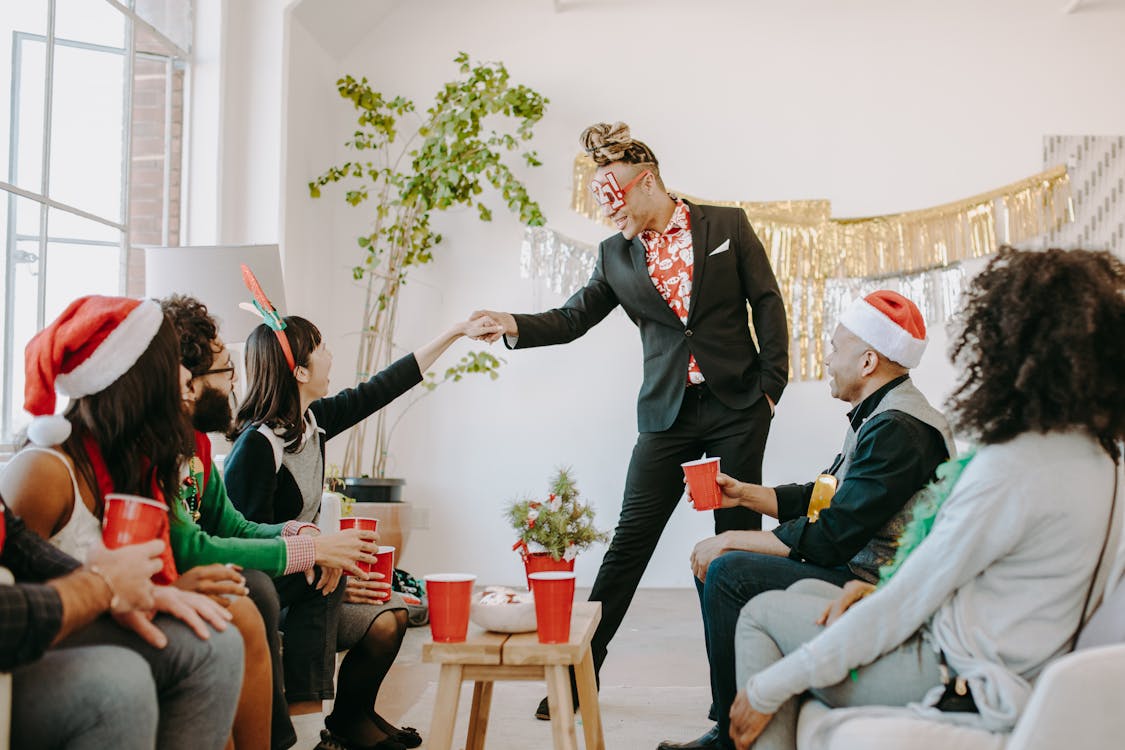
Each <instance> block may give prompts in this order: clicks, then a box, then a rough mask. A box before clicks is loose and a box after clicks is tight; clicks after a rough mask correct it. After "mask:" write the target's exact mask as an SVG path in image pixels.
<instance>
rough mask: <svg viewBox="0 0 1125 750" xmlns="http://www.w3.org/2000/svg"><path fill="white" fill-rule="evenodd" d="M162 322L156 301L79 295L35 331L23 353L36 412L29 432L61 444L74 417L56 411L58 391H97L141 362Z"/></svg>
mask: <svg viewBox="0 0 1125 750" xmlns="http://www.w3.org/2000/svg"><path fill="white" fill-rule="evenodd" d="M162 322H164V313H163V312H161V310H160V305H159V304H157V303H156V302H155V301H153V300H138V299H129V298H127V297H99V296H90V297H80V298H78V299H76V300H74V302H71V303H70V305H69V306H68V307H67V308H66V310H64V311H63V313H62V315H60V316H59V317H57V318H56V319H55V320H54V321H53V322H52V323H51V324H50V325H48V326H47V327H46V328H44V329H43V330H42V331H40V332H39V333H37V334H35V338H33V339H32V340H31V341H30V342H29V343H28V345H27V349H26V350H25V352H24V369H25V370H26V380H25V382H24V391H23V395H24V402H23V408H24V409H26V410H27V411H28V412H29V413H30V414H31V415H32V416H33V417H35V418H34V419H33V420H32V421H31V424H30V425H29V426H28V428H27V437H28V439H30V440H31V442H33V443H35V444H36V445H58V444H59V443H61V442H63V441H64V440H66V439H67V437H68V436H69V435H70V422H68V421H67V419H66V418H65V417H63V416H62V415H58V414H55V393H56V391H57V392H58V393H60V394H62V395H63V396H68V397H69V398H82V397H83V396H92V395H93V394H95V393H99V392H101V391H103V390H105V389H106V388H108V387H109V386H110V385H112V384H113V383H114V381H116V380H117V379H118V378H120V377H121V376H122V375H124V374H125V373H126V372H128V371H129V369H130V368H132V366H133V365H135V364H136V363H137V360H138V359H140V356H141V355H142V354H144V352H145V351H146V350H147V349H148V346H149V344H151V343H152V340H153V339H154V338H155V337H156V332H157V331H159V330H160V324H161V323H162Z"/></svg>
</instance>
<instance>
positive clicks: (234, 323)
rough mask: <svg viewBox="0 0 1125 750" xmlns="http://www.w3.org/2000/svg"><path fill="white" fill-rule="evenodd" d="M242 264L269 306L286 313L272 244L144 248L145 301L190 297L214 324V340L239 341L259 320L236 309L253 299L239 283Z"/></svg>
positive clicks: (244, 339) (277, 263)
mask: <svg viewBox="0 0 1125 750" xmlns="http://www.w3.org/2000/svg"><path fill="white" fill-rule="evenodd" d="M243 263H245V264H246V265H247V266H249V267H250V270H251V271H253V272H254V275H255V276H256V277H257V278H258V281H259V283H261V285H262V289H263V290H264V291H265V293H266V295H267V296H268V297H269V298H270V301H271V302H273V305H274V307H275V308H277V310H278V311H279V312H280V313H281V314H282V315H285V314H287V313H288V310H287V308H286V306H285V285H284V282H283V279H282V275H281V254H280V253H279V252H278V248H277V245H214V246H197V247H149V248H145V296H146V297H154V298H156V299H162V298H164V297H167V296H169V295H171V294H186V295H190V296H192V297H195V298H196V299H198V300H199V301H200V302H202V303H203V304H205V305H207V310H208V312H210V313H211V315H212V316H214V317H215V319H216V320H218V321H219V335H220V336H221V337H222V338H223V340H224V341H226V342H227V343H228V344H238V343H241V342H244V341H246V337H247V336H249V335H250V331H252V330H253V329H254V327H255V326H256V325H258V324H259V323H261V322H262V320H261V318H258V317H257V316H255V315H253V314H252V313H249V312H246V311H245V310H242V309H240V308H239V306H238V305H239V303H242V302H250V301H251V300H252V299H253V296H252V295H251V294H250V292H249V290H247V288H246V286H245V285H244V284H243V283H242V270H241V265H242V264H243Z"/></svg>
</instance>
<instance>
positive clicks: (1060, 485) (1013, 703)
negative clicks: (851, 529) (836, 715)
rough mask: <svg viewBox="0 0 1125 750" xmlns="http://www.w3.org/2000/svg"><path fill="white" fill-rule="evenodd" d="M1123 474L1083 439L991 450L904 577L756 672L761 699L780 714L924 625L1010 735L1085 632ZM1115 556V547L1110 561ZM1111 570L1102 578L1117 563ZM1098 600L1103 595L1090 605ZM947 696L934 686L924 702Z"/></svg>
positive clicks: (755, 693) (973, 467)
mask: <svg viewBox="0 0 1125 750" xmlns="http://www.w3.org/2000/svg"><path fill="white" fill-rule="evenodd" d="M1116 470H1117V469H1116V467H1115V465H1114V463H1113V462H1112V461H1111V459H1110V457H1109V455H1108V454H1107V453H1106V452H1105V450H1104V449H1103V448H1102V447H1101V446H1100V445H1099V444H1098V442H1097V441H1096V440H1094V439H1093V438H1092V437H1090V436H1088V435H1087V434H1085V433H1079V432H1066V433H1062V432H1055V433H1049V434H1046V435H1040V434H1034V433H1027V434H1024V435H1021V436H1019V437H1017V438H1015V439H1013V440H1011V441H1009V442H1007V443H1003V444H999V445H990V446H985V447H982V448H980V450H979V451H978V452H977V454H976V456H975V458H973V460H972V461H971V462H970V463H969V465H968V466H967V467H966V468H965V471H964V473H963V474H962V475H961V477H960V480H959V481H958V482H957V485H956V487H955V488H954V489H953V492H952V493H951V494H950V496H949V498H948V499H947V500H946V501H945V504H944V505H943V506H942V508H941V510H940V511H939V512H938V515H937V518H936V519H935V520H934V526H933V529H932V531H931V533H930V535H929V536H928V537H927V538H926V539H925V540H924V541H923V542H922V543H921V544H920V545H919V546H918V548H917V549H916V550H915V551H914V553H913V554H911V555H910V557H909V558H907V560H906V562H905V563H903V565H902V567H901V568H900V569H899V571H898V573H897V574H896V575H895V576H894V578H892V579H891V580H890V582H889V583H887V585H886V586H884V587H882V588H881V589H879V590H878V591H876V592H875V593H874V594H872V595H871V596H868V597H867V598H866V599H863V600H862V601H860V602H859V603H857V604H856V605H854V606H853V607H852V608H851V609H850V610H849V611H848V612H847V613H845V615H844V616H843V617H842V618H840V620H838V621H837V622H836V623H835V624H833V625H832V626H831V627H828V628H826V629H825V630H824V631H823V632H822V633H821V634H820V635H818V636H817V637H816V638H814V639H813V640H811V641H809V642H808V643H806V644H805V645H804V646H802V647H801V648H800V649H798V650H797V651H794V652H793V653H792V654H790V655H789V656H787V657H786V658H784V659H782V660H781V661H779V662H777V663H775V664H773V665H771V666H770V667H769V668H767V669H765V670H763V671H761V672H759V673H758V674H756V675H754V676H753V677H752V678H751V679H750V681H749V682H748V684H747V686H746V689H747V695H748V697H749V699H750V703H751V705H753V706H754V708H756V709H757V710H759V711H762V712H765V713H774V712H776V711H777V710H778V708H779V707H780V706H781V704H782V703H784V702H785V701H786V700H788V699H789V698H791V697H793V696H794V695H798V694H800V693H802V692H804V691H805V690H807V689H808V688H810V687H825V686H829V685H834V684H836V683H838V682H840V681H841V680H844V679H845V678H846V677H847V676H848V672H849V670H851V669H853V668H856V667H860V666H863V665H865V664H869V663H871V662H873V661H875V660H876V659H878V658H879V656H881V655H882V654H884V653H886V652H888V651H890V650H892V649H894V648H896V647H897V646H898V645H900V644H901V643H902V642H903V641H905V640H906V639H907V638H909V637H910V636H911V635H913V634H914V633H916V632H917V631H918V630H919V629H925V630H928V634H929V636H930V641H931V643H933V644H934V645H936V646H937V647H938V648H940V649H941V650H942V651H943V652H944V653H945V655H946V658H947V659H948V661H949V664H950V667H951V668H952V669H953V670H954V671H955V672H956V673H957V674H959V675H961V676H963V677H965V678H966V679H967V680H968V682H969V686H970V689H971V690H972V693H973V698H974V699H975V700H976V703H977V706H978V707H979V709H980V716H979V719H977V718H975V717H974V718H973V719H972V721H973V722H974V723H977V724H978V725H979V726H982V727H983V728H985V729H989V730H992V731H1006V730H1010V729H1011V728H1012V726H1013V725H1014V724H1015V722H1016V720H1017V719H1018V718H1019V716H1020V713H1021V712H1022V711H1023V708H1024V706H1025V705H1026V703H1027V700H1028V698H1029V696H1030V693H1031V686H1030V681H1031V680H1033V679H1034V678H1035V677H1036V676H1037V675H1038V674H1039V672H1040V671H1041V670H1042V669H1043V668H1044V667H1045V666H1046V664H1047V662H1048V661H1049V660H1051V659H1052V658H1054V657H1056V656H1059V655H1061V654H1062V653H1063V652H1065V651H1066V649H1067V648H1068V647H1069V645H1070V643H1069V639H1070V637H1071V636H1072V635H1073V634H1074V631H1075V628H1076V627H1077V626H1078V621H1079V618H1080V616H1081V615H1080V612H1079V611H1080V610H1081V608H1082V604H1083V601H1084V599H1085V597H1086V592H1087V589H1088V587H1089V583H1090V578H1091V575H1092V574H1093V571H1094V567H1095V564H1096V562H1097V558H1098V554H1099V552H1100V551H1101V548H1102V542H1103V540H1104V539H1105V533H1106V524H1107V523H1109V522H1110V520H1111V519H1110V499H1111V498H1110V496H1111V494H1112V491H1113V486H1114V481H1113V480H1114V472H1115V471H1116ZM1120 491H1121V490H1120V488H1119V492H1120ZM1121 514H1122V502H1120V500H1119V502H1118V503H1117V512H1116V514H1115V515H1116V516H1117V518H1118V519H1119V518H1120V517H1121ZM1113 549H1114V546H1113V542H1112V541H1111V543H1110V547H1109V550H1107V553H1106V554H1107V556H1111V555H1112V551H1113ZM1102 567H1103V571H1102V572H1103V574H1104V573H1105V570H1104V569H1106V568H1109V567H1111V561H1110V560H1108V559H1107V561H1106V562H1104V563H1103V565H1102ZM1103 577H1104V575H1099V579H1101V578H1103ZM1099 598H1100V591H1097V590H1096V591H1095V592H1094V598H1093V599H1092V600H1091V603H1093V602H1096V601H1098V600H1099ZM940 693H941V690H940V688H935V690H933V691H931V694H930V695H928V696H927V699H926V701H924V703H926V704H927V705H932V704H933V703H934V702H936V700H937V697H938V696H939V695H940ZM959 716H961V717H967V715H965V714H961V715H959Z"/></svg>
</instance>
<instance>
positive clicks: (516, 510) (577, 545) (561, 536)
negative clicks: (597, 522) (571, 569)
mask: <svg viewBox="0 0 1125 750" xmlns="http://www.w3.org/2000/svg"><path fill="white" fill-rule="evenodd" d="M578 494H579V493H578V488H577V487H576V486H575V484H574V480H573V479H572V478H571V476H570V469H569V468H563V469H559V470H558V473H557V474H556V475H555V478H554V480H553V481H552V482H551V487H550V491H549V494H548V495H547V499H546V500H537V499H531V498H528V499H524V500H519V501H517V502H515V503H512V505H511V506H509V508H508V521H509V522H510V523H511V524H512V528H514V529H515V530H516V533H518V534H519V537H520V538H519V541H517V542H516V543H515V545H513V547H512V549H520V548H521V547H522V548H523V551H524V552H525V553H526V552H527V551H528V547H529V545H535V546H537V547H540V548H542V551H544V552H549V553H550V555H551V557H553V558H554V559H555V560H573V559H574V557H575V555H577V554H578V553H579V552H580V551H582V550H584V549H586V548H588V547H589V546H590V545H592V544H594V543H595V542H605V541H608V540H609V534H607V533H606V532H604V531H598V529H597V527H596V526H594V509H593V507H591V506H590V505H588V504H584V503H580V502H579V501H578ZM532 551H535V550H532Z"/></svg>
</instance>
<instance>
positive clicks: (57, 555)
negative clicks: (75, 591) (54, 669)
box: [0, 504, 81, 671]
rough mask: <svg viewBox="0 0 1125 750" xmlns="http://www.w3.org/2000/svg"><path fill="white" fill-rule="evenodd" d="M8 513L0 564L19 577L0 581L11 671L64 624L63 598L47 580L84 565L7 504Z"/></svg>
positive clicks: (5, 665)
mask: <svg viewBox="0 0 1125 750" xmlns="http://www.w3.org/2000/svg"><path fill="white" fill-rule="evenodd" d="M0 507H3V506H2V504H0ZM3 513H4V523H5V526H6V535H5V538H4V547H3V550H2V551H0V564H2V565H4V566H6V567H7V568H9V569H10V570H11V571H12V574H13V575H14V576H15V577H16V580H17V581H20V583H17V584H15V585H12V586H0V670H5V671H7V670H10V669H12V668H14V667H17V666H19V665H21V664H26V663H28V662H32V661H35V660H36V659H38V658H39V657H40V656H42V655H43V652H44V651H46V650H47V647H48V646H49V645H51V641H53V640H54V638H55V635H56V634H58V632H59V629H60V628H61V627H62V614H63V612H62V600H61V599H60V598H59V594H58V592H57V591H55V589H54V588H52V587H51V586H48V585H46V583H45V582H46V581H48V580H50V579H52V578H58V577H59V576H63V575H66V574H67V573H70V572H72V571H74V570H76V569H78V568H79V567H81V566H80V564H79V563H78V561H77V560H75V559H74V558H72V557H70V556H68V555H66V554H64V553H62V552H60V551H59V550H57V549H55V547H54V546H53V545H51V544H50V543H49V542H47V541H46V540H44V539H42V538H40V537H39V536H38V535H37V534H35V533H34V532H32V531H29V530H28V529H27V527H25V526H24V525H23V522H22V521H21V520H20V519H19V518H17V517H16V516H14V515H13V514H12V512H11V511H10V510H8V508H7V507H3ZM25 581H30V583H25Z"/></svg>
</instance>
